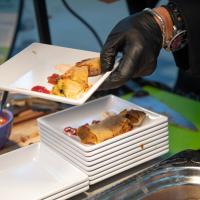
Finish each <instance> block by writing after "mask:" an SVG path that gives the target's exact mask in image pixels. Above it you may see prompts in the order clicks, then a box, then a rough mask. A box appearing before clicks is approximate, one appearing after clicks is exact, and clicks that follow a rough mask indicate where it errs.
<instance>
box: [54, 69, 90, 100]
mask: <svg viewBox="0 0 200 200" xmlns="http://www.w3.org/2000/svg"><path fill="white" fill-rule="evenodd" d="M88 88H89V85H88V70H87V67H83V68H79V67H73V68H72V69H70V70H69V71H68V72H66V73H65V74H63V75H62V76H61V77H60V78H59V80H58V81H57V84H55V85H54V86H53V88H52V91H51V92H52V94H55V95H58V96H64V97H67V98H72V99H77V98H79V97H80V95H81V94H83V93H84V92H86V91H87V90H88Z"/></svg>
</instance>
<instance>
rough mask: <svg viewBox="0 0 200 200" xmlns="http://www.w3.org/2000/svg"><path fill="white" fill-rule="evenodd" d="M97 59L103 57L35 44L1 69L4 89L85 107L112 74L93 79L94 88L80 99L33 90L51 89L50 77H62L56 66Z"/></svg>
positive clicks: (93, 53) (1, 83)
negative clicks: (40, 88)
mask: <svg viewBox="0 0 200 200" xmlns="http://www.w3.org/2000/svg"><path fill="white" fill-rule="evenodd" d="M93 57H99V53H97V52H91V51H83V50H78V49H71V48H64V47H59V46H54V45H47V44H41V43H33V44H31V45H30V46H28V47H27V48H25V49H24V50H22V51H21V52H20V53H18V54H16V55H15V56H14V57H12V58H10V59H9V60H8V61H6V62H4V63H3V64H2V65H1V66H0V89H2V90H7V91H12V92H17V93H21V94H25V95H31V96H35V97H39V98H44V99H48V100H52V101H57V102H62V103H66V104H72V105H81V104H83V103H84V102H85V101H86V100H87V99H88V98H89V97H90V96H91V95H92V94H93V93H94V92H95V91H96V90H97V88H98V87H99V86H100V85H101V84H102V83H103V82H104V80H105V79H106V78H107V77H108V76H109V75H110V73H111V71H110V72H106V73H105V74H102V75H99V76H94V77H89V83H90V84H92V87H91V88H90V89H89V90H88V91H87V92H85V93H84V94H83V95H81V97H80V98H79V99H70V98H66V97H61V96H56V95H51V94H45V93H41V92H34V91H31V88H32V87H33V86H37V85H40V86H43V87H46V88H47V89H49V90H51V88H52V84H50V83H48V81H47V77H48V76H51V75H52V74H53V73H57V74H62V73H60V72H59V70H57V69H56V67H55V66H57V65H59V64H68V65H74V64H75V63H76V62H79V61H81V60H83V59H87V58H93ZM8 74H9V76H8Z"/></svg>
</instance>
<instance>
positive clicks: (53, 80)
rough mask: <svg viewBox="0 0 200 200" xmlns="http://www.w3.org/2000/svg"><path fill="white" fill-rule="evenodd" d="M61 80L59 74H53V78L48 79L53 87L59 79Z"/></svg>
mask: <svg viewBox="0 0 200 200" xmlns="http://www.w3.org/2000/svg"><path fill="white" fill-rule="evenodd" d="M59 78H60V75H59V74H56V73H54V74H52V75H51V76H48V77H47V80H48V83H51V84H52V85H55V84H56V83H57V82H58V79H59Z"/></svg>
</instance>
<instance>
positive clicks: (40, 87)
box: [31, 85, 50, 94]
mask: <svg viewBox="0 0 200 200" xmlns="http://www.w3.org/2000/svg"><path fill="white" fill-rule="evenodd" d="M31 90H32V91H35V92H42V93H45V94H50V91H49V90H48V89H47V88H45V87H43V86H40V85H36V86H34V87H32V88H31Z"/></svg>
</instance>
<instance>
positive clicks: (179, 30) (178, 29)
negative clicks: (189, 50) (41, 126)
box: [163, 2, 188, 52]
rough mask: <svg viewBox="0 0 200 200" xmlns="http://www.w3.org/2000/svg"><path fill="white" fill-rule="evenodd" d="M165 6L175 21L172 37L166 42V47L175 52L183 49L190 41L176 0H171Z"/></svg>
mask: <svg viewBox="0 0 200 200" xmlns="http://www.w3.org/2000/svg"><path fill="white" fill-rule="evenodd" d="M163 7H164V8H166V9H167V10H168V12H169V14H170V16H171V18H172V21H173V33H172V37H171V39H170V40H169V41H166V42H165V46H164V49H165V50H167V51H172V52H175V51H178V50H180V49H182V48H183V47H184V46H185V45H186V44H187V42H188V36H187V30H186V26H185V23H184V19H183V17H182V15H181V12H180V10H179V9H178V8H177V6H176V4H175V3H174V2H169V3H168V4H167V5H166V6H163Z"/></svg>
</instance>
